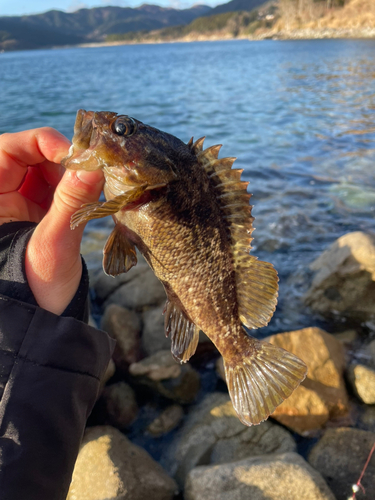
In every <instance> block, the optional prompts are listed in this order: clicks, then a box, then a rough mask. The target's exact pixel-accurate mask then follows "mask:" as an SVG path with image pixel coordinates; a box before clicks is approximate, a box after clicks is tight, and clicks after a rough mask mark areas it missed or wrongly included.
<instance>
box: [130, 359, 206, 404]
mask: <svg viewBox="0 0 375 500" xmlns="http://www.w3.org/2000/svg"><path fill="white" fill-rule="evenodd" d="M129 372H130V374H131V375H133V376H134V377H137V378H138V381H139V382H140V383H143V384H145V385H147V386H149V387H151V388H153V389H154V390H156V391H158V392H159V393H160V394H161V395H162V396H165V397H166V398H169V399H172V400H173V401H176V402H178V403H183V404H184V403H191V402H192V401H194V399H195V397H196V395H197V393H198V391H199V388H200V377H199V374H198V372H197V371H196V370H194V369H193V368H192V367H191V365H190V364H189V363H184V364H178V363H177V362H176V361H175V360H174V359H173V357H172V354H171V351H159V352H157V353H155V354H153V355H152V356H149V357H148V358H145V359H142V361H139V362H138V363H133V364H132V365H130V367H129Z"/></svg>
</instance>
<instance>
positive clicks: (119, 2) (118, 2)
mask: <svg viewBox="0 0 375 500" xmlns="http://www.w3.org/2000/svg"><path fill="white" fill-rule="evenodd" d="M101 3H102V4H103V5H111V6H113V7H129V2H127V1H126V0H101Z"/></svg>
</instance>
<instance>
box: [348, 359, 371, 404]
mask: <svg viewBox="0 0 375 500" xmlns="http://www.w3.org/2000/svg"><path fill="white" fill-rule="evenodd" d="M348 380H349V382H350V384H351V386H352V388H353V391H354V392H355V394H356V395H357V396H358V398H359V399H360V400H361V401H363V403H366V404H368V405H372V404H375V370H374V369H372V368H369V367H368V366H365V365H361V364H353V365H351V366H350V367H349V369H348Z"/></svg>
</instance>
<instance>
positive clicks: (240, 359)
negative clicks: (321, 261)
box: [63, 110, 306, 425]
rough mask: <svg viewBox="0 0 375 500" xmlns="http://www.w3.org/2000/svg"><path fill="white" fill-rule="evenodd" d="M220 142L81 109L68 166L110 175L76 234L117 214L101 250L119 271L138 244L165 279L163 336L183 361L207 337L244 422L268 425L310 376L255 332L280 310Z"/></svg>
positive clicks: (242, 192)
mask: <svg viewBox="0 0 375 500" xmlns="http://www.w3.org/2000/svg"><path fill="white" fill-rule="evenodd" d="M219 149H220V146H213V147H211V148H208V149H205V150H203V139H199V140H198V141H196V142H195V143H193V141H192V140H191V141H190V142H189V143H188V144H184V143H183V142H182V141H180V140H179V139H177V138H176V137H174V136H172V135H170V134H167V133H165V132H161V131H159V130H157V129H155V128H153V127H150V126H148V125H145V124H143V123H141V122H139V121H138V120H135V119H133V118H130V117H128V116H126V115H120V116H118V115H117V114H116V113H111V112H97V113H95V112H92V111H89V112H86V111H84V110H80V111H79V112H78V114H77V120H76V125H75V133H74V137H73V146H72V148H71V151H70V154H69V156H68V157H67V158H66V159H64V161H63V165H64V166H65V167H66V168H71V169H87V170H95V169H97V168H102V169H103V171H104V175H105V179H106V182H105V187H104V193H105V197H106V200H107V201H106V202H104V203H100V202H98V203H94V204H89V205H84V206H83V207H82V208H81V209H80V210H79V211H78V212H77V213H76V214H75V215H74V216H73V218H72V227H74V226H75V225H78V224H79V223H81V222H84V221H87V220H90V219H92V218H97V217H104V216H106V215H112V216H113V219H114V221H115V223H116V225H115V229H114V231H113V232H112V234H111V235H110V237H109V238H108V241H107V243H106V246H105V249H104V258H103V267H104V270H105V272H107V274H110V275H117V274H120V273H122V272H126V271H127V270H129V269H130V268H131V267H132V266H133V265H135V264H136V262H137V260H136V252H135V247H137V248H138V249H139V250H140V252H141V253H142V254H143V255H144V257H145V259H146V260H147V262H148V263H149V265H150V266H151V268H152V269H153V271H154V273H155V275H156V276H157V277H158V278H159V280H160V281H161V282H162V283H163V285H164V288H165V291H166V294H167V304H166V308H165V330H166V334H167V335H169V336H170V338H171V350H172V355H173V356H174V358H175V359H176V360H178V361H181V362H186V361H187V360H188V359H189V358H190V357H191V356H192V355H193V354H194V352H195V349H196V347H197V344H198V337H199V330H202V331H204V332H205V333H206V335H207V336H208V337H209V338H210V339H211V340H212V342H213V343H214V344H215V345H216V347H217V348H218V350H219V351H220V353H221V354H222V356H223V358H224V367H225V373H226V379H227V385H228V390H229V393H230V396H231V399H232V402H233V405H234V408H235V410H236V411H237V414H238V416H239V418H240V420H241V421H242V422H243V423H244V424H246V425H252V424H258V423H260V422H261V421H263V420H265V419H266V418H267V417H268V416H269V415H270V414H271V413H272V412H273V411H274V409H275V408H276V406H278V405H279V404H280V403H281V402H282V401H283V400H284V399H285V398H286V397H288V396H289V395H290V394H291V393H292V392H293V390H294V389H295V388H296V387H297V386H298V385H299V383H300V382H301V381H302V380H303V379H304V378H305V375H306V366H305V364H304V363H303V362H302V361H301V360H300V359H299V358H297V357H296V356H294V355H293V354H291V353H288V352H287V351H284V350H283V349H280V348H278V347H275V346H273V345H271V344H269V343H267V342H262V341H259V340H257V339H255V338H253V337H251V336H249V335H248V334H247V333H246V331H245V330H244V328H243V324H245V325H246V326H247V327H249V328H259V327H261V326H264V325H266V324H267V323H268V321H269V320H270V318H271V317H272V314H273V312H274V310H275V307H276V303H277V291H278V278H277V273H276V271H275V269H274V268H273V266H272V265H271V264H269V263H267V262H262V261H259V260H257V259H256V257H254V256H251V255H250V254H249V251H250V249H251V246H250V243H251V233H252V230H253V228H252V221H253V218H252V217H251V206H250V205H249V199H250V195H249V194H248V193H247V185H248V183H247V182H243V181H241V179H240V177H241V173H242V170H238V169H232V164H233V162H234V158H222V159H219V158H218V153H219Z"/></svg>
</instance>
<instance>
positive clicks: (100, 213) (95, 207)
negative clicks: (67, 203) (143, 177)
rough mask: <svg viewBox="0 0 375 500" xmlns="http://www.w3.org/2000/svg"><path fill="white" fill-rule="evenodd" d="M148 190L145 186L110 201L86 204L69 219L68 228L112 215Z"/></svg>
mask: <svg viewBox="0 0 375 500" xmlns="http://www.w3.org/2000/svg"><path fill="white" fill-rule="evenodd" d="M148 189H149V186H148V185H147V184H143V185H142V186H137V187H135V188H133V189H130V190H129V191H127V192H126V193H124V194H120V195H118V196H116V197H115V198H112V199H111V200H108V201H104V202H99V201H98V202H95V203H86V204H85V205H82V207H81V208H80V209H79V210H77V212H76V213H75V214H74V215H73V216H72V218H71V219H70V228H71V229H75V228H76V227H77V226H79V225H80V224H82V223H83V222H87V221H89V220H91V219H101V218H102V217H106V216H107V215H113V214H115V213H116V212H118V211H119V210H121V209H122V208H125V207H126V206H127V205H130V204H131V203H133V202H135V201H136V200H138V199H139V198H140V197H141V196H142V195H143V193H144V192H145V191H146V190H148Z"/></svg>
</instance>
